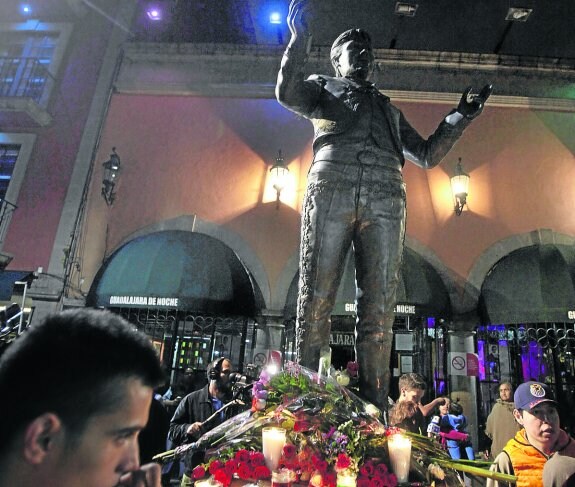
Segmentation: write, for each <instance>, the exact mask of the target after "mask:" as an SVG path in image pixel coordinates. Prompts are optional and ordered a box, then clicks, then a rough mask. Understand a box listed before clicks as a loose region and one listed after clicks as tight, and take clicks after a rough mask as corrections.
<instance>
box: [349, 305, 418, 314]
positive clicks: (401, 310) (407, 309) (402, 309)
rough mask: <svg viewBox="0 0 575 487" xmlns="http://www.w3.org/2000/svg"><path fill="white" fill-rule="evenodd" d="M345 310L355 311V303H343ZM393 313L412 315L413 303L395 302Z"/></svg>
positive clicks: (413, 311) (413, 312)
mask: <svg viewBox="0 0 575 487" xmlns="http://www.w3.org/2000/svg"><path fill="white" fill-rule="evenodd" d="M345 311H351V312H356V311H357V304H355V303H345ZM393 311H394V313H395V314H399V315H414V314H415V305H414V304H396V305H395V308H394V310H393Z"/></svg>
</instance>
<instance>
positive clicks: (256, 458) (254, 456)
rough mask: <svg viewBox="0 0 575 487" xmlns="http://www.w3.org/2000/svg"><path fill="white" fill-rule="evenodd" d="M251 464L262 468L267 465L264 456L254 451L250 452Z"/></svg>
mask: <svg viewBox="0 0 575 487" xmlns="http://www.w3.org/2000/svg"><path fill="white" fill-rule="evenodd" d="M250 463H251V464H252V467H261V466H262V465H265V463H266V460H265V458H264V454H263V453H262V452H260V451H252V452H250Z"/></svg>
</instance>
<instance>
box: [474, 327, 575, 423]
mask: <svg viewBox="0 0 575 487" xmlns="http://www.w3.org/2000/svg"><path fill="white" fill-rule="evenodd" d="M477 351H478V355H479V384H480V408H479V414H480V415H481V416H482V419H485V418H486V417H487V415H488V414H489V412H490V410H491V407H492V405H493V404H494V402H495V400H496V399H497V398H498V397H499V394H498V387H499V384H500V383H501V382H502V381H508V382H511V383H512V384H513V386H514V387H517V385H518V384H520V383H522V382H525V381H528V380H537V381H540V382H544V383H546V384H549V385H550V386H551V387H552V389H553V391H554V393H555V395H556V398H557V401H558V402H559V404H560V406H561V408H562V410H563V414H562V416H563V419H564V426H565V427H566V428H568V429H570V430H571V431H572V432H573V427H574V418H573V416H574V415H573V410H575V325H574V324H573V323H540V324H533V323H530V324H526V325H487V326H480V327H478V328H477Z"/></svg>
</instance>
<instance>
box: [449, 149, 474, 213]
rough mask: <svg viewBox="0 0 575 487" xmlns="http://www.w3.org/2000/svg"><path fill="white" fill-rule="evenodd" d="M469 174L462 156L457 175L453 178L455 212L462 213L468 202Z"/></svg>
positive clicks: (456, 169) (452, 188)
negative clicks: (463, 164)
mask: <svg viewBox="0 0 575 487" xmlns="http://www.w3.org/2000/svg"><path fill="white" fill-rule="evenodd" d="M469 179H470V178H469V174H467V173H466V172H465V171H464V170H463V167H462V166H461V157H460V158H459V162H458V163H457V167H456V168H455V175H454V176H453V177H452V178H451V193H452V194H453V201H454V204H455V214H456V215H457V216H459V215H461V212H462V211H463V207H464V206H465V205H466V204H467V195H468V194H469Z"/></svg>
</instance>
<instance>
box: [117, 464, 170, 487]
mask: <svg viewBox="0 0 575 487" xmlns="http://www.w3.org/2000/svg"><path fill="white" fill-rule="evenodd" d="M161 480H162V468H161V467H160V465H158V464H157V463H147V464H146V465H142V466H141V467H140V469H139V470H134V471H133V472H128V473H125V474H123V475H122V476H121V477H120V482H119V484H118V487H120V486H122V487H161V486H162V483H161Z"/></svg>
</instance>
